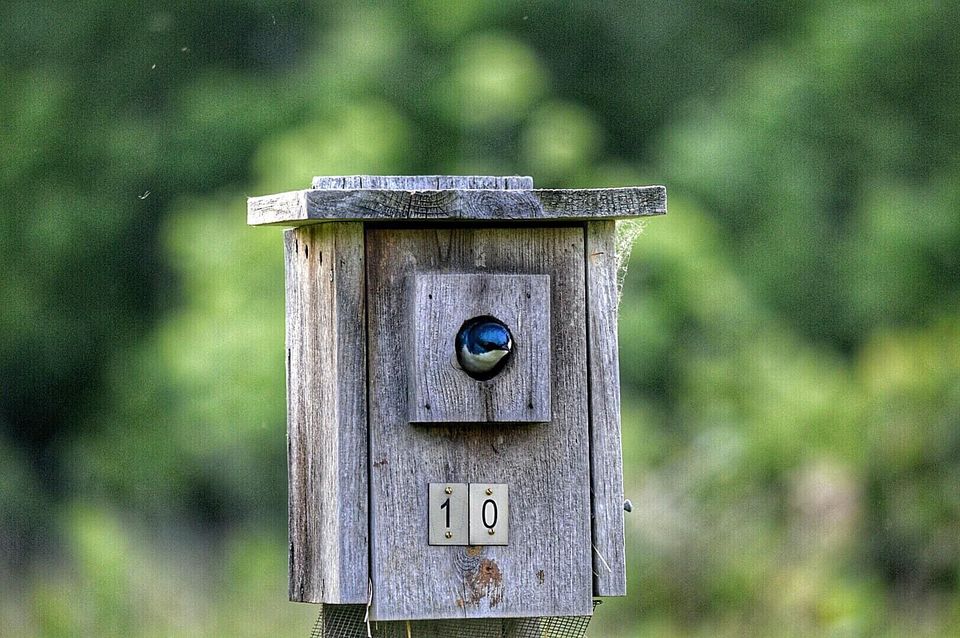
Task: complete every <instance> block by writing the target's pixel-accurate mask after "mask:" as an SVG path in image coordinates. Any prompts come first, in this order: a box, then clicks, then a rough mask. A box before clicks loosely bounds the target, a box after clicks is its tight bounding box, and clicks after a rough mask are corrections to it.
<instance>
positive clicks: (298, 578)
mask: <svg viewBox="0 0 960 638" xmlns="http://www.w3.org/2000/svg"><path fill="white" fill-rule="evenodd" d="M284 247H285V251H284V253H285V263H286V300H287V301H286V304H287V305H286V309H287V310H286V316H287V445H288V471H289V481H290V485H289V534H290V548H289V549H290V565H289V568H290V574H289V575H290V599H291V600H295V601H301V602H325V603H366V602H367V593H368V574H369V572H368V569H367V564H368V543H367V540H368V526H367V519H368V515H367V411H366V396H365V393H364V388H365V387H366V335H365V326H364V317H365V315H364V298H365V291H364V254H363V227H362V225H361V224H323V225H318V226H311V227H305V228H299V229H293V230H288V231H287V232H286V233H284Z"/></svg>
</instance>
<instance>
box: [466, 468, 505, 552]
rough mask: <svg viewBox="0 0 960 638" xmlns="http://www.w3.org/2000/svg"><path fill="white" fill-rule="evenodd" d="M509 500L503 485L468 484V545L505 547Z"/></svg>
mask: <svg viewBox="0 0 960 638" xmlns="http://www.w3.org/2000/svg"><path fill="white" fill-rule="evenodd" d="M509 521H510V499H509V495H508V493H507V486H506V484H504V483H471V484H470V544H471V545H506V544H507V540H508V533H509V529H510V528H509Z"/></svg>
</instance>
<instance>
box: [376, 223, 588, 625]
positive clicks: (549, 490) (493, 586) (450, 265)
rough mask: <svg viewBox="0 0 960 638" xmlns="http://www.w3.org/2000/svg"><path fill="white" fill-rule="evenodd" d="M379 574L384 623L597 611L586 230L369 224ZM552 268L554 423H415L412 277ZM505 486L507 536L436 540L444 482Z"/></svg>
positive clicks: (531, 271)
mask: <svg viewBox="0 0 960 638" xmlns="http://www.w3.org/2000/svg"><path fill="white" fill-rule="evenodd" d="M366 246H367V282H368V290H367V302H368V326H369V339H370V341H369V357H370V367H369V375H370V376H369V383H370V391H369V410H370V412H369V417H370V418H369V422H370V467H371V470H370V472H371V480H370V499H371V508H370V511H371V517H370V519H371V543H372V545H371V561H372V562H371V573H372V575H373V582H374V589H373V603H372V609H371V614H372V616H371V617H372V618H373V619H375V620H397V619H404V618H409V619H417V618H477V617H509V616H524V615H527V616H539V615H589V614H590V613H591V611H592V604H591V601H592V576H591V574H592V568H591V563H592V561H591V538H590V487H589V478H588V477H589V472H590V469H589V446H588V445H587V444H586V442H587V441H588V440H589V414H588V408H587V390H586V388H587V363H586V321H587V317H586V308H585V305H586V304H585V302H584V299H585V294H586V293H585V273H584V231H583V228H581V227H561V228H556V227H554V228H550V227H542V226H538V227H536V228H511V229H502V228H501V229H497V228H448V229H386V228H379V229H368V231H367V243H366ZM465 272H466V273H470V272H494V273H513V274H542V275H549V276H550V283H551V300H550V304H551V309H552V310H551V326H550V342H551V351H552V359H553V364H552V368H553V374H552V377H553V387H552V397H553V400H552V403H553V405H552V413H553V419H552V421H551V422H550V423H549V424H537V425H511V426H509V427H502V426H496V425H490V424H463V425H457V426H455V427H445V426H429V427H424V426H414V425H410V424H409V423H408V421H407V415H408V413H409V410H408V406H407V400H408V398H407V383H408V371H407V368H406V366H404V365H402V363H401V362H402V360H403V356H404V354H403V353H404V352H405V351H406V350H407V348H408V347H409V346H408V343H407V341H408V338H407V332H406V331H404V330H401V329H398V326H401V325H402V322H403V321H404V318H405V317H406V316H407V315H406V300H407V298H408V297H407V294H408V293H407V291H406V290H405V287H406V285H407V282H408V281H409V280H410V276H411V275H415V274H417V273H465ZM443 481H446V482H456V483H470V482H487V483H505V484H507V485H508V486H509V490H510V520H509V524H510V541H509V543H510V544H509V545H507V546H496V547H494V546H489V547H452V546H430V545H428V543H427V525H426V521H427V496H428V490H427V486H428V484H429V483H431V482H443Z"/></svg>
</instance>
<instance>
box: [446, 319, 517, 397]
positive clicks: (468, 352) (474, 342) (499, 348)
mask: <svg viewBox="0 0 960 638" xmlns="http://www.w3.org/2000/svg"><path fill="white" fill-rule="evenodd" d="M455 349H456V353H457V362H458V363H459V364H460V368H461V369H462V370H463V371H464V372H465V373H467V374H468V375H469V376H471V377H473V378H474V379H477V380H479V381H486V380H488V379H492V378H493V377H495V376H496V375H498V374H499V373H500V372H501V371H502V370H503V369H504V367H505V366H506V365H507V363H508V362H509V361H510V358H511V355H512V354H513V336H512V335H511V333H510V329H509V328H508V327H507V325H506V324H505V323H503V322H502V321H500V320H499V319H497V318H496V317H492V316H490V315H481V316H479V317H473V318H472V319H467V320H466V321H465V322H463V325H462V326H460V330H459V331H457V336H456V341H455Z"/></svg>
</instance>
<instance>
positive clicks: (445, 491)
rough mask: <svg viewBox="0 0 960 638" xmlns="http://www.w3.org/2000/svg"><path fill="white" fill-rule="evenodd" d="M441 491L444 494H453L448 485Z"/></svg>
mask: <svg viewBox="0 0 960 638" xmlns="http://www.w3.org/2000/svg"><path fill="white" fill-rule="evenodd" d="M443 493H444V494H453V488H452V487H450V486H447V487H445V488H444V490H443Z"/></svg>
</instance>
